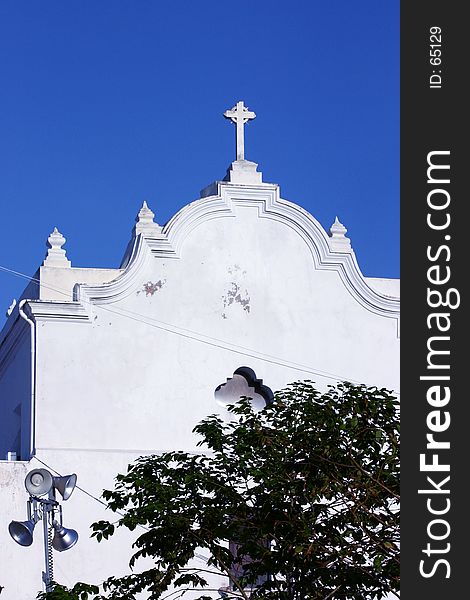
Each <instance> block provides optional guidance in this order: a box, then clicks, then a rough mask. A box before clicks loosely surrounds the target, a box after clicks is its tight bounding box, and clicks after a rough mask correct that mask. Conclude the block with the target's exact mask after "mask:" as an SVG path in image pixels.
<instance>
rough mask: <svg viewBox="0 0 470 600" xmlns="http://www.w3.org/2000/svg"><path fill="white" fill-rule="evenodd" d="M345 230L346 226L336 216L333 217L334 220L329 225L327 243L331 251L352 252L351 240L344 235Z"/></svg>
mask: <svg viewBox="0 0 470 600" xmlns="http://www.w3.org/2000/svg"><path fill="white" fill-rule="evenodd" d="M346 232H347V229H346V227H345V226H344V225H343V224H342V223H341V222H340V221H339V219H338V217H335V222H334V223H333V225H332V226H331V227H330V234H331V237H330V239H329V244H330V250H331V251H332V252H352V248H351V240H350V239H349V238H347V237H346Z"/></svg>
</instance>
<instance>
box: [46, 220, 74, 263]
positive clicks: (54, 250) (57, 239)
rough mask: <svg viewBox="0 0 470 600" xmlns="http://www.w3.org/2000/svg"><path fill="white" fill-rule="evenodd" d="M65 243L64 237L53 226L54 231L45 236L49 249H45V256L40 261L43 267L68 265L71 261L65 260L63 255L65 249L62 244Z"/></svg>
mask: <svg viewBox="0 0 470 600" xmlns="http://www.w3.org/2000/svg"><path fill="white" fill-rule="evenodd" d="M64 244H65V238H64V236H63V235H62V234H61V233H60V231H59V230H58V229H57V227H54V231H53V232H52V233H51V235H50V236H49V237H48V238H47V244H46V245H47V246H48V247H49V250H48V251H47V254H46V258H45V259H44V262H43V263H42V266H43V267H65V268H67V267H70V266H71V264H72V263H71V262H70V261H69V260H67V258H66V256H65V250H63V249H62V246H63V245H64Z"/></svg>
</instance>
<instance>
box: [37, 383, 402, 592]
mask: <svg viewBox="0 0 470 600" xmlns="http://www.w3.org/2000/svg"><path fill="white" fill-rule="evenodd" d="M230 412H231V415H232V420H231V421H228V420H222V419H221V418H220V417H219V416H217V415H213V416H210V417H208V418H206V419H204V420H203V421H202V422H201V423H200V424H198V425H197V426H196V427H195V430H194V431H195V432H196V433H198V434H199V435H200V436H201V442H200V445H201V446H202V451H201V453H200V454H197V455H194V454H190V453H187V452H167V453H164V454H161V455H153V456H145V457H141V458H139V459H138V460H137V461H136V462H135V463H134V464H133V465H130V466H129V467H128V471H127V473H126V474H124V475H118V477H117V478H116V486H115V489H114V490H113V491H105V492H104V497H105V499H106V500H107V501H108V504H109V506H110V508H111V509H112V510H114V511H117V512H121V513H122V514H123V516H122V517H121V518H120V519H119V521H118V522H117V524H116V525H115V524H112V523H109V522H107V521H100V522H99V523H95V524H94V525H93V526H92V527H93V535H94V536H95V537H96V538H97V539H98V540H101V539H103V538H107V537H109V536H111V535H113V533H114V531H115V527H116V526H117V527H125V528H128V529H130V530H134V529H136V528H138V527H139V531H141V529H140V528H142V527H143V528H145V531H143V530H142V531H143V532H142V533H141V534H140V535H139V537H138V538H137V540H136V542H135V544H134V548H133V555H132V557H131V560H130V564H131V566H132V567H134V566H136V564H135V563H136V561H137V560H138V559H139V558H141V557H144V558H145V557H150V558H151V559H153V560H152V566H151V568H149V569H147V570H145V571H140V572H137V571H136V572H133V573H132V574H131V575H128V576H124V577H121V578H115V577H111V578H109V579H108V580H107V581H106V582H105V584H104V589H105V594H106V595H105V596H97V595H96V596H93V597H94V598H95V599H98V598H102V597H106V598H110V599H111V600H122V599H124V598H125V599H127V600H129V599H133V598H136V595H137V594H138V593H139V592H141V591H145V592H146V594H147V595H146V596H145V597H148V598H149V599H150V600H155V599H161V598H165V597H167V595H169V594H170V593H171V592H172V591H173V590H175V589H177V590H179V591H180V593H177V594H175V595H172V596H171V598H177V597H180V596H181V595H183V593H185V592H186V591H189V590H194V591H193V593H191V594H190V597H191V599H194V598H198V599H199V600H203V599H206V598H211V597H214V594H213V593H211V592H213V591H214V590H213V589H212V588H211V575H210V573H211V572H214V573H219V574H220V573H222V574H224V575H225V576H226V577H227V582H228V583H227V587H226V588H225V590H224V591H222V590H221V591H220V592H219V593H220V594H221V595H222V596H223V597H225V598H227V599H231V598H245V599H246V598H253V599H261V598H262V599H264V600H274V599H275V600H284V599H285V600H297V599H298V600H326V599H328V598H332V599H335V600H367V599H372V598H381V597H383V596H384V595H385V594H386V593H387V592H391V591H392V592H395V593H396V594H397V595H398V587H399V547H398V544H399V529H398V527H399V512H398V503H399V417H398V409H397V401H396V399H395V398H394V396H393V395H391V394H390V393H389V392H388V391H387V390H384V389H377V388H367V387H365V386H354V385H351V384H349V383H343V384H339V385H338V386H336V387H331V388H330V389H329V391H328V392H327V393H323V394H322V393H320V392H319V391H317V390H316V389H315V388H314V387H313V386H312V384H311V382H308V381H307V382H298V383H295V384H291V385H290V386H288V388H286V389H285V390H283V391H281V392H279V393H277V394H276V397H275V400H274V402H273V403H272V404H270V405H268V406H267V407H266V408H264V409H263V410H262V411H259V412H256V411H254V410H253V408H252V406H251V403H250V401H249V399H246V398H245V399H242V400H240V402H238V403H237V404H236V405H234V406H232V407H230ZM229 541H231V542H234V543H232V544H230V545H229V544H228V542H229ZM198 555H205V556H206V557H207V559H208V560H207V563H204V562H202V561H201V560H200V559H198V558H197V557H198ZM137 566H138V565H137ZM195 592H197V593H195ZM45 598H47V600H54V598H53V597H52V596H50V595H49V596H48V595H46V596H45ZM60 598H62V596H61V597H60ZM68 598H70V599H71V598H74V597H73V596H69V597H68Z"/></svg>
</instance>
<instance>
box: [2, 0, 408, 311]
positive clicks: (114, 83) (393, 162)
mask: <svg viewBox="0 0 470 600" xmlns="http://www.w3.org/2000/svg"><path fill="white" fill-rule="evenodd" d="M0 86H1V93H0V208H1V211H0V215H1V221H0V223H1V235H0V265H1V266H4V267H8V268H11V269H14V270H17V271H20V272H23V273H26V274H27V275H33V273H34V272H35V270H36V268H37V267H38V266H39V265H40V264H41V262H42V260H43V258H44V255H45V251H46V247H45V241H46V239H47V236H48V235H49V233H50V232H51V231H52V229H53V228H54V227H55V226H57V227H58V228H59V230H60V231H61V232H62V233H63V234H64V236H65V237H66V238H67V243H66V245H65V248H66V249H67V256H68V258H69V259H70V260H71V261H72V265H73V266H81V267H118V266H119V262H120V259H121V257H122V254H123V252H124V249H125V247H126V244H127V241H128V239H129V236H130V232H131V229H132V226H133V224H134V217H135V215H136V213H137V211H138V209H139V208H140V206H141V204H142V201H143V200H147V202H148V204H149V206H150V207H151V208H152V210H153V211H154V212H155V213H156V220H157V221H158V222H159V223H160V224H163V223H165V222H166V221H167V220H168V219H169V218H170V217H171V216H172V215H173V214H174V213H175V212H176V211H177V210H178V209H180V208H181V207H182V206H184V205H185V204H187V203H189V202H191V201H192V200H194V199H196V198H197V197H198V196H199V191H200V190H201V189H202V188H204V187H205V186H206V185H208V184H209V183H211V182H212V181H214V180H216V179H221V178H222V177H223V176H224V174H225V171H226V169H227V167H228V165H229V164H230V162H231V161H232V160H233V159H234V126H233V125H231V124H230V123H229V122H228V121H227V120H226V119H224V118H223V116H222V113H223V112H224V110H226V109H227V108H231V107H232V106H233V105H234V104H235V102H236V101H237V100H240V99H243V100H244V101H245V104H246V105H247V106H248V107H249V108H250V109H251V110H254V111H255V112H256V114H257V118H256V119H255V120H254V121H253V122H250V123H249V124H248V125H247V127H246V134H245V136H246V137H245V145H246V158H247V159H249V160H253V161H255V162H258V163H259V169H260V170H262V171H263V176H264V181H269V182H275V183H279V184H280V186H281V195H282V196H283V197H284V198H286V199H288V200H291V201H293V202H296V203H297V204H300V205H301V206H303V207H304V208H306V209H307V210H308V211H310V212H311V213H312V214H313V216H314V217H315V218H316V219H318V220H319V221H320V223H321V224H322V225H323V226H324V227H325V228H329V227H330V225H331V223H332V222H333V220H334V218H335V215H338V217H339V218H340V220H341V221H342V222H343V223H344V224H345V226H346V227H347V228H348V234H347V235H348V236H349V237H350V238H351V241H352V245H353V248H354V250H355V252H356V257H357V259H358V262H359V265H360V267H361V269H362V271H363V273H364V274H365V275H368V276H375V277H398V276H399V2H398V0H392V1H389V2H377V0H361V1H360V2H350V0H331V1H329V2H326V1H323V2H320V1H317V0H302V1H295V0H293V1H291V2H289V3H287V2H286V1H283V2H279V1H267V0H257V1H256V2H242V3H236V2H223V1H220V0H219V1H215V0H214V1H205V0H199V1H198V2H190V1H185V2H183V1H181V0H176V1H171V2H158V1H156V0H153V1H150V0H132V1H124V0H113V1H111V0H106V1H104V0H81V1H78V0H67V2H63V1H56V0H48V1H47V2H37V1H33V0H24V1H22V0H2V2H1V3H0ZM24 285H25V282H24V281H23V280H21V279H18V278H15V277H13V276H12V275H7V274H5V273H2V272H0V323H2V322H3V314H4V311H5V310H6V308H7V307H8V305H9V304H10V302H11V300H12V298H13V297H18V296H19V295H20V294H21V292H22V290H23V288H24Z"/></svg>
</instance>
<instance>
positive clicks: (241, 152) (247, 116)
mask: <svg viewBox="0 0 470 600" xmlns="http://www.w3.org/2000/svg"><path fill="white" fill-rule="evenodd" d="M224 117H225V118H226V119H230V120H231V121H233V123H235V125H236V126H237V130H236V142H237V160H245V132H244V127H245V123H247V122H248V121H250V120H251V119H254V118H255V117H256V114H255V113H254V112H252V111H250V110H248V108H247V107H246V106H245V104H244V102H243V100H240V101H239V102H237V103H236V105H235V106H234V107H233V108H231V109H230V110H226V111H225V112H224Z"/></svg>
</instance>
